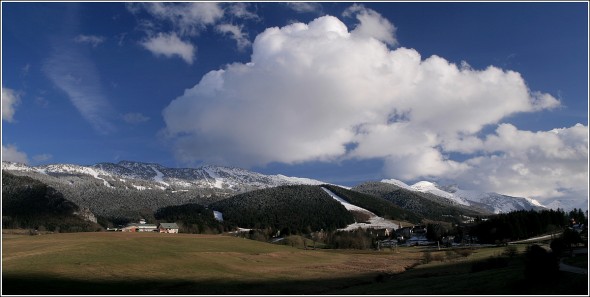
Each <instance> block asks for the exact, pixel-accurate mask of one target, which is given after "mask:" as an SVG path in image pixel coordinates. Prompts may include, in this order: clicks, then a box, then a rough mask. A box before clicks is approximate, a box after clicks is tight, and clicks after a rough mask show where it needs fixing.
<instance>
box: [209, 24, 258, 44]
mask: <svg viewBox="0 0 590 297" xmlns="http://www.w3.org/2000/svg"><path fill="white" fill-rule="evenodd" d="M215 30H217V31H218V32H220V33H223V34H225V35H229V37H230V38H231V39H233V40H235V41H236V43H237V45H238V49H239V50H244V49H245V48H247V47H249V46H250V45H251V44H252V43H251V42H250V40H249V39H248V35H247V34H246V33H245V32H244V31H243V27H242V26H237V25H232V24H219V25H217V26H216V27H215Z"/></svg>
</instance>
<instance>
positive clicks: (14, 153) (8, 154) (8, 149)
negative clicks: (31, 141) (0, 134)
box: [2, 144, 29, 164]
mask: <svg viewBox="0 0 590 297" xmlns="http://www.w3.org/2000/svg"><path fill="white" fill-rule="evenodd" d="M2 161H9V162H16V163H22V164H28V163H29V158H28V157H27V154H26V153H23V152H21V151H19V150H18V148H17V147H16V146H14V145H12V144H9V145H7V146H4V145H2Z"/></svg>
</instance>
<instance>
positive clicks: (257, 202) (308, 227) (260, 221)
mask: <svg viewBox="0 0 590 297" xmlns="http://www.w3.org/2000/svg"><path fill="white" fill-rule="evenodd" d="M210 207H211V208H212V209H214V210H217V211H220V212H221V213H222V214H223V218H224V220H227V221H230V222H232V223H234V224H236V225H237V226H240V227H243V228H255V229H266V228H272V229H273V230H275V231H281V235H288V234H295V233H311V232H312V231H319V230H322V229H323V230H325V231H330V230H335V229H338V228H343V227H346V226H347V225H348V224H351V223H354V218H353V216H352V214H351V213H350V212H348V211H347V210H346V208H344V206H343V205H342V204H340V203H339V202H338V201H336V200H335V199H333V198H332V197H330V196H329V195H328V194H327V193H326V192H324V191H323V190H322V189H321V188H320V187H318V186H280V187H276V188H269V189H262V190H256V191H252V192H248V193H243V194H239V195H236V196H233V197H231V198H229V199H226V200H222V201H219V202H216V203H213V204H211V205H210Z"/></svg>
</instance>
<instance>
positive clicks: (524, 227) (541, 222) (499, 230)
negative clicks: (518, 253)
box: [471, 209, 568, 243]
mask: <svg viewBox="0 0 590 297" xmlns="http://www.w3.org/2000/svg"><path fill="white" fill-rule="evenodd" d="M567 225H568V216H567V215H566V214H565V212H563V211H562V210H552V209H551V210H543V211H533V210H529V211H526V210H519V211H514V212H509V213H505V214H498V215H494V216H492V217H490V218H489V219H488V220H486V221H483V222H479V223H478V224H477V225H475V226H474V227H473V228H472V230H471V234H472V235H475V236H477V237H478V238H479V240H480V242H482V243H494V242H497V241H503V240H518V239H524V238H529V237H534V236H537V235H541V234H546V233H548V232H556V231H561V230H563V228H564V227H566V226H567Z"/></svg>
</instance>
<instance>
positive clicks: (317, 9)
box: [286, 2, 322, 14]
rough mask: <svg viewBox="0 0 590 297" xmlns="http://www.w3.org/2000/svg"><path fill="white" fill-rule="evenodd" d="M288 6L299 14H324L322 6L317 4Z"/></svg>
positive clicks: (298, 3)
mask: <svg viewBox="0 0 590 297" xmlns="http://www.w3.org/2000/svg"><path fill="white" fill-rule="evenodd" d="M286 5H287V6H288V7H289V8H291V9H292V10H294V11H296V12H298V13H317V14H320V13H321V12H322V5H321V4H320V3H317V2H287V3H286Z"/></svg>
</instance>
